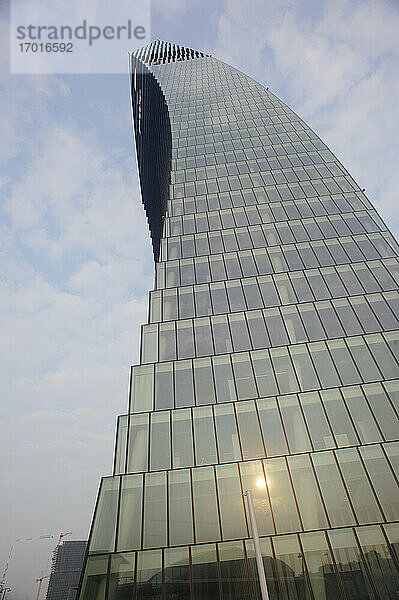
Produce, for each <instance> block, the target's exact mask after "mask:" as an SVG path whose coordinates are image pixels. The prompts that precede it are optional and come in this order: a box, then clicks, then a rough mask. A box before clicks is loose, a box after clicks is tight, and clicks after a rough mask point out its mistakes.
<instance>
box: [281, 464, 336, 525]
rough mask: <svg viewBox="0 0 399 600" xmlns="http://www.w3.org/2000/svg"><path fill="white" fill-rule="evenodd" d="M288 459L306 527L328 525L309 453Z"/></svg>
mask: <svg viewBox="0 0 399 600" xmlns="http://www.w3.org/2000/svg"><path fill="white" fill-rule="evenodd" d="M287 460H288V467H289V469H290V472H291V478H292V484H293V486H294V491H295V495H296V499H297V502H298V507H299V513H300V515H301V519H302V523H303V527H304V529H321V528H323V527H328V521H327V518H326V515H325V512H324V508H323V504H322V502H321V499H320V493H319V490H318V487H317V484H316V480H315V476H314V473H313V469H312V466H311V463H310V460H309V455H308V454H305V455H303V456H289V457H288V459H287Z"/></svg>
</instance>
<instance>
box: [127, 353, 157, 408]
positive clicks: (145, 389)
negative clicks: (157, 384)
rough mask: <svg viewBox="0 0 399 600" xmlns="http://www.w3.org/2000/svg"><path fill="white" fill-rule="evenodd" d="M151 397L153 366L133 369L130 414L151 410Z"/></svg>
mask: <svg viewBox="0 0 399 600" xmlns="http://www.w3.org/2000/svg"><path fill="white" fill-rule="evenodd" d="M153 395H154V365H141V366H137V367H133V368H132V380H131V384H130V412H143V411H146V410H152V409H153Z"/></svg>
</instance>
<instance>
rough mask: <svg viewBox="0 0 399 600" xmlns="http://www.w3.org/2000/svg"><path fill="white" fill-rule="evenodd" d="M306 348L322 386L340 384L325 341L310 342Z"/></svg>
mask: <svg viewBox="0 0 399 600" xmlns="http://www.w3.org/2000/svg"><path fill="white" fill-rule="evenodd" d="M308 349H309V352H310V356H311V358H312V360H313V364H314V366H315V368H316V371H317V375H318V377H319V380H320V382H321V385H322V386H323V387H324V388H327V387H335V386H338V385H341V383H340V380H339V377H338V373H337V371H336V369H335V366H334V364H333V362H332V360H331V356H330V353H329V352H328V350H327V346H326V344H325V342H313V343H312V344H308Z"/></svg>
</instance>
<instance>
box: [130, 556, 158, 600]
mask: <svg viewBox="0 0 399 600" xmlns="http://www.w3.org/2000/svg"><path fill="white" fill-rule="evenodd" d="M136 577H137V585H136V600H148V598H151V600H152V599H153V598H154V600H160V599H161V597H162V550H151V551H150V552H148V551H147V552H138V553H137V576H136Z"/></svg>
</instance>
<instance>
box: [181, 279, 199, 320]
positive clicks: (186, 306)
mask: <svg viewBox="0 0 399 600" xmlns="http://www.w3.org/2000/svg"><path fill="white" fill-rule="evenodd" d="M178 292H179V317H180V319H187V318H189V317H194V316H195V308H194V291H193V288H192V287H184V288H179V289H178Z"/></svg>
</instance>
